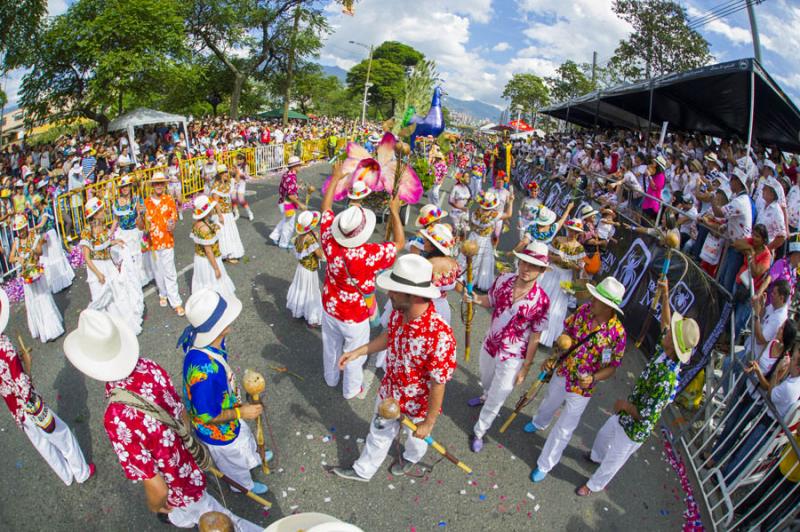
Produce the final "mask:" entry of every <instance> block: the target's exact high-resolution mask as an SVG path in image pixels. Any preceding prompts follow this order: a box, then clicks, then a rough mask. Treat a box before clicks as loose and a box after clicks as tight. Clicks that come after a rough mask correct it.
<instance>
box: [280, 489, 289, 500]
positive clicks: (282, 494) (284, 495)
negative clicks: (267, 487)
mask: <svg viewBox="0 0 800 532" xmlns="http://www.w3.org/2000/svg"><path fill="white" fill-rule="evenodd" d="M288 496H289V494H288V493H286V492H285V491H281V497H283V498H284V499H285V498H286V497H288Z"/></svg>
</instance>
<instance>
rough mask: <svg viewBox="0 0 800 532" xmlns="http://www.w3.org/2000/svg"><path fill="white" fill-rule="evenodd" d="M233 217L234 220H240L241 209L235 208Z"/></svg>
mask: <svg viewBox="0 0 800 532" xmlns="http://www.w3.org/2000/svg"><path fill="white" fill-rule="evenodd" d="M233 219H234V220H238V219H239V209H235V210H234V211H233Z"/></svg>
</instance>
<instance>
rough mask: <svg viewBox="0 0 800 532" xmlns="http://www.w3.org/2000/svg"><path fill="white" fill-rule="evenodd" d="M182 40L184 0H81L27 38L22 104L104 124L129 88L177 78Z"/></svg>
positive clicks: (142, 90)
mask: <svg viewBox="0 0 800 532" xmlns="http://www.w3.org/2000/svg"><path fill="white" fill-rule="evenodd" d="M185 45H186V39H185V35H184V31H183V17H182V14H181V11H180V2H179V0H78V1H77V2H75V3H74V4H72V5H71V6H70V7H69V9H67V11H66V12H65V13H64V14H63V15H60V16H58V17H56V18H55V19H54V20H53V21H52V22H50V23H49V24H47V25H46V27H45V28H44V29H43V30H42V32H41V33H40V34H39V35H38V36H37V38H36V39H34V41H33V42H32V43H31V44H30V47H31V53H30V54H27V58H26V61H25V62H24V63H23V64H22V66H24V67H27V68H28V69H30V71H29V72H28V73H27V74H26V75H25V76H24V77H23V78H22V90H21V104H22V106H23V107H25V110H26V113H27V115H28V116H27V118H28V119H30V120H38V119H45V118H48V117H49V116H50V115H52V114H58V115H60V116H61V117H62V118H73V117H85V118H89V119H91V120H95V121H96V122H98V123H99V124H101V125H102V126H103V127H105V126H106V125H107V124H108V122H109V115H110V114H111V110H112V109H113V108H114V107H115V106H116V107H117V108H118V110H119V108H120V107H121V106H122V102H123V98H124V97H125V96H126V95H145V94H149V93H150V94H152V93H158V92H161V93H163V92H166V90H167V89H169V88H171V85H175V86H177V84H176V82H175V80H176V77H175V76H176V73H178V72H180V71H181V68H182V61H183V58H184V57H186V55H187V49H186V47H185ZM115 104H116V105H115Z"/></svg>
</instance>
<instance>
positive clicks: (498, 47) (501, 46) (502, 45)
mask: <svg viewBox="0 0 800 532" xmlns="http://www.w3.org/2000/svg"><path fill="white" fill-rule="evenodd" d="M509 48H511V45H510V44H508V43H507V42H505V41H501V42H499V43H497V44H495V45H494V46H492V51H493V52H505V51H506V50H508V49H509Z"/></svg>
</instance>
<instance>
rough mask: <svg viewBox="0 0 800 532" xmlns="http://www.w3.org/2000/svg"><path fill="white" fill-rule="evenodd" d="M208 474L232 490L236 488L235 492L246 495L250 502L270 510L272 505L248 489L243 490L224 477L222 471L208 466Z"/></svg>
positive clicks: (236, 483)
mask: <svg viewBox="0 0 800 532" xmlns="http://www.w3.org/2000/svg"><path fill="white" fill-rule="evenodd" d="M208 472H209V473H211V474H212V475H214V476H215V477H217V478H218V479H220V480H221V481H223V482H225V483H226V484H227V485H229V486H231V487H233V488H236V489H237V490H239V491H241V492H242V493H244V494H245V495H247V496H248V497H249V498H251V499H252V500H254V501H256V502H257V503H258V504H260V505H261V506H263V507H264V508H266V509H267V510H269V509H270V508H272V503H270V502H269V501H268V500H266V499H264V498H263V497H259V496H258V495H256V494H255V493H253V492H252V491H250V490H249V489H247V488H245V487H244V486H242V485H241V484H239V483H238V482H236V481H235V480H233V479H232V478H230V477H229V476H228V475H226V474H225V473H223V472H222V471H220V470H219V469H217V468H216V467H214V466H209V467H208Z"/></svg>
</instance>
